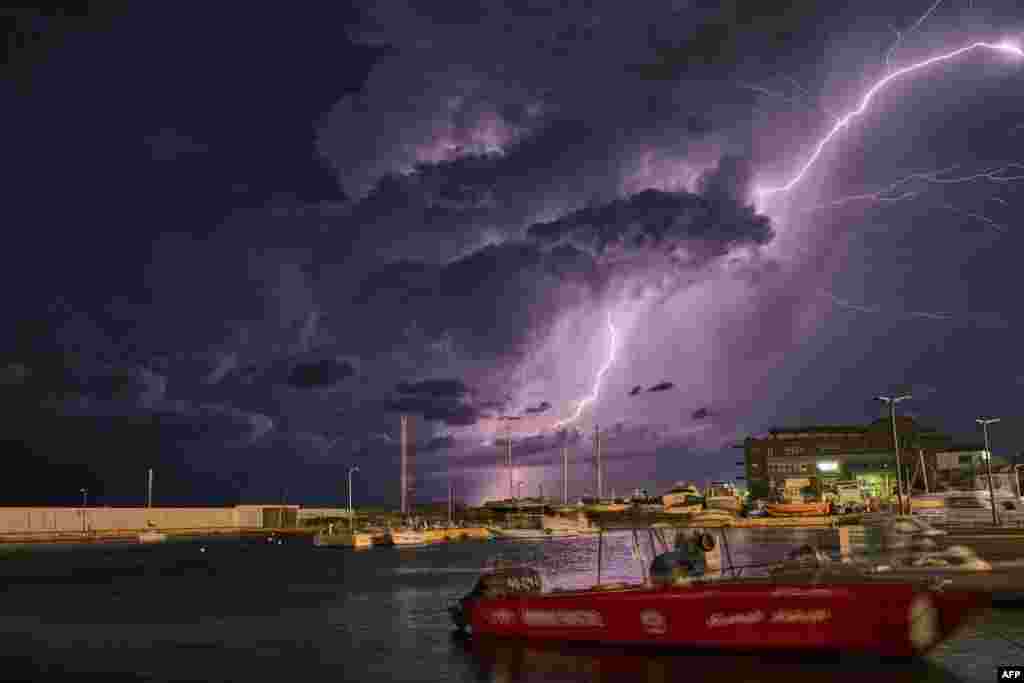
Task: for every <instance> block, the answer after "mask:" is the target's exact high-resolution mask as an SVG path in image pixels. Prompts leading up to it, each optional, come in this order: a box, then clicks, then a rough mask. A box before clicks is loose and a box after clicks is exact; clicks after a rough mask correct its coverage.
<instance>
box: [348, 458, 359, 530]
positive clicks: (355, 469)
mask: <svg viewBox="0 0 1024 683" xmlns="http://www.w3.org/2000/svg"><path fill="white" fill-rule="evenodd" d="M358 471H359V465H353V466H352V467H349V468H348V525H349V527H353V526H355V516H354V515H353V514H352V474H353V473H354V472H358Z"/></svg>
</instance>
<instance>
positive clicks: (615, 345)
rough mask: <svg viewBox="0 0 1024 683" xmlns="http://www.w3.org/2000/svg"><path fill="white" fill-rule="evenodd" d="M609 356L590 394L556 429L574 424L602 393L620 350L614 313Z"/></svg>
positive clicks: (609, 321) (610, 315)
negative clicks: (605, 379)
mask: <svg viewBox="0 0 1024 683" xmlns="http://www.w3.org/2000/svg"><path fill="white" fill-rule="evenodd" d="M608 338H609V345H608V358H607V359H606V360H605V362H604V365H602V366H601V369H600V370H598V371H597V377H595V378H594V388H593V389H592V390H591V392H590V395H589V396H587V397H585V398H582V399H580V401H579V402H578V403H577V404H576V412H575V413H573V415H572V417H569V418H567V419H565V420H561V421H559V422H557V423H555V429H561V428H562V427H564V426H565V425H567V424H572V423H573V422H575V421H576V420H578V419H580V416H581V415H582V414H583V411H584V410H586V408H587V406H588V405H590V404H591V403H593V402H594V401H596V400H597V397H598V396H599V395H600V393H601V384H602V383H603V382H604V376H605V375H606V374H607V373H608V371H609V370H610V369H611V367H612V363H614V362H615V356H616V354H618V351H619V335H618V332H617V331H616V329H615V324H614V323H613V322H612V314H611V313H609V314H608Z"/></svg>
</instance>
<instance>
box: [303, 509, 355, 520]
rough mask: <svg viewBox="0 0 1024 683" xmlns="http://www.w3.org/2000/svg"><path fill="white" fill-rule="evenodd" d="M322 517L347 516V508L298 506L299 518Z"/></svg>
mask: <svg viewBox="0 0 1024 683" xmlns="http://www.w3.org/2000/svg"><path fill="white" fill-rule="evenodd" d="M324 517H340V518H348V509H347V508H300V509H299V519H300V520H301V519H318V518H324Z"/></svg>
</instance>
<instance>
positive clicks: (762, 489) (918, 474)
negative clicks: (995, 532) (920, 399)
mask: <svg viewBox="0 0 1024 683" xmlns="http://www.w3.org/2000/svg"><path fill="white" fill-rule="evenodd" d="M896 430H897V434H898V435H899V441H900V460H901V462H902V464H903V475H904V477H906V479H905V480H904V481H905V482H907V481H909V482H911V489H912V490H924V488H925V487H924V479H925V478H927V483H928V488H929V490H935V489H937V488H947V487H950V488H951V487H961V486H963V487H971V488H972V487H973V485H974V484H973V482H974V480H975V477H976V475H978V474H984V470H985V468H984V466H983V463H984V456H985V451H984V447H983V446H979V445H974V444H969V445H964V444H956V443H954V441H953V439H952V438H951V437H949V436H948V435H945V434H942V433H940V432H939V431H937V430H935V429H931V428H927V427H924V426H921V425H919V424H917V422H915V421H914V420H913V419H912V418H910V417H897V418H896ZM743 450H744V469H745V476H746V480H747V481H748V482H749V486H750V492H751V494H752V495H755V496H764V495H767V494H768V493H769V492H771V491H776V490H781V489H789V490H790V491H792V490H794V489H795V490H800V489H806V488H812V489H814V490H817V491H820V490H821V487H822V486H823V485H825V484H828V483H830V482H833V481H851V480H857V481H859V482H860V483H861V485H862V487H863V488H865V489H866V490H867V491H868V492H869V493H870V495H872V496H874V497H877V498H881V499H883V500H886V499H888V498H890V497H892V496H893V493H894V491H895V487H896V457H895V453H894V451H893V443H892V421H891V420H890V419H889V418H888V417H886V418H881V419H879V420H876V421H875V422H872V423H871V424H868V425H816V426H806V427H797V428H787V429H772V430H771V431H769V432H768V433H767V434H765V435H763V436H757V437H749V438H747V439H746V440H745V441H744V443H743ZM993 464H994V465H999V464H1000V463H999V459H998V458H996V459H995V460H993ZM979 465H981V466H980V467H979ZM905 485H906V484H905Z"/></svg>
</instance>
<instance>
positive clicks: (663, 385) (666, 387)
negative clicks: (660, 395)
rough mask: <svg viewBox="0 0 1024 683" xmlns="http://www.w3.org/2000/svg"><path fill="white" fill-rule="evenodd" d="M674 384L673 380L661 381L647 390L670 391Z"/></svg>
mask: <svg viewBox="0 0 1024 683" xmlns="http://www.w3.org/2000/svg"><path fill="white" fill-rule="evenodd" d="M674 386H675V384H673V383H672V382H660V383H658V384H655V385H654V386H653V387H651V388H650V389H648V390H647V391H668V390H669V389H671V388H673V387H674Z"/></svg>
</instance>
